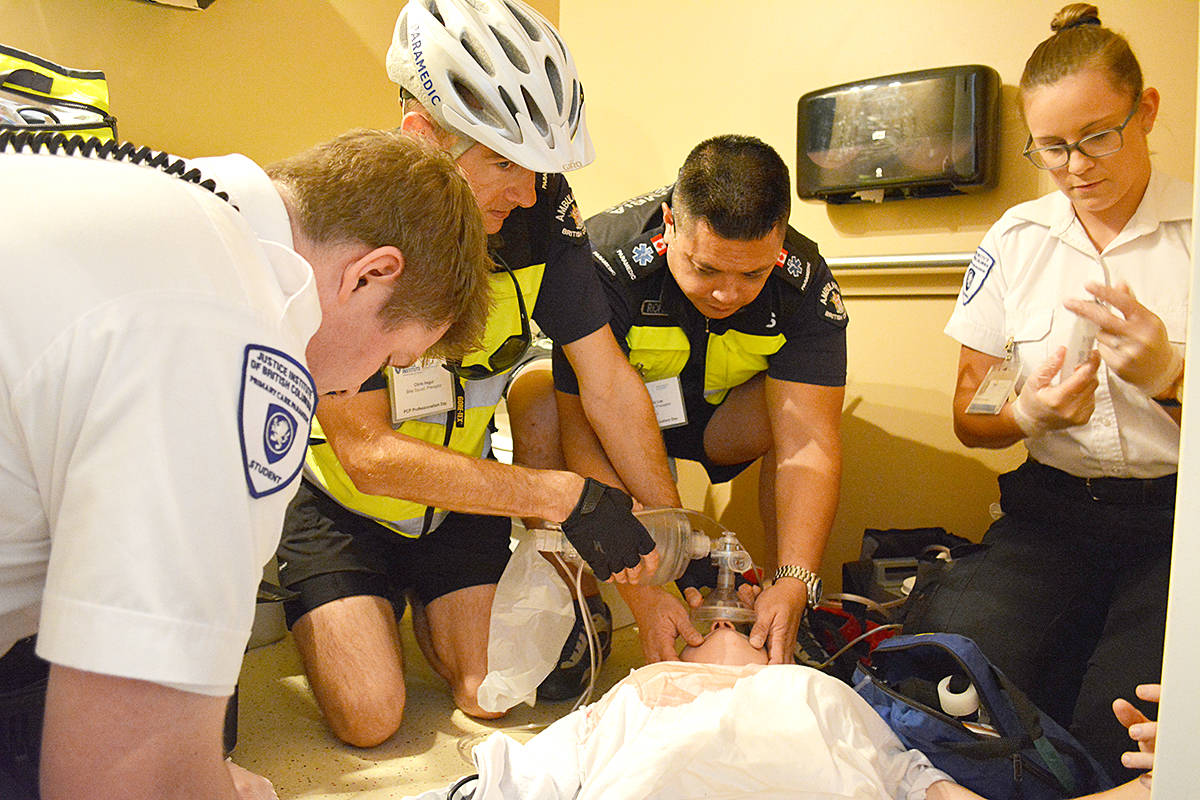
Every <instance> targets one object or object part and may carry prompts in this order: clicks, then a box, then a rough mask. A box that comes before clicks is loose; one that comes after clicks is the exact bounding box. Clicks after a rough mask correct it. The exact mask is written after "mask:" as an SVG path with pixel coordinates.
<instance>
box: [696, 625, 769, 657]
mask: <svg viewBox="0 0 1200 800" xmlns="http://www.w3.org/2000/svg"><path fill="white" fill-rule="evenodd" d="M679 660H680V661H691V662H694V663H697V664H725V665H727V666H731V667H741V666H745V665H746V664H766V663H767V660H768V658H767V651H766V649H765V648H762V647H754V646H753V645H752V644H750V639H749V638H748V637H747V636H746V635H745V634H744V633H738V632H737V631H736V630H734V629H733V628H732V627H725V626H723V625H717V626H714V627H713V629H712V633H710V634H708V635H707V636H705V637H704V644H702V645H700V646H699V647H691V646H690V645H689V646H688V647H685V648H683V652H681V653H680V654H679Z"/></svg>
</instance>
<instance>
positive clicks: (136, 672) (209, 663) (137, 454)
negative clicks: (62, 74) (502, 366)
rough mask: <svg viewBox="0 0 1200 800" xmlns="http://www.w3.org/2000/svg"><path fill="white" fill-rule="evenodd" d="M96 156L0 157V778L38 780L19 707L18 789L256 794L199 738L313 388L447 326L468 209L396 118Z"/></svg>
mask: <svg viewBox="0 0 1200 800" xmlns="http://www.w3.org/2000/svg"><path fill="white" fill-rule="evenodd" d="M23 136H24V134H21V135H18V136H17V137H16V138H18V139H21V138H22V137H23ZM3 149H4V148H3V146H2V145H0V150H3ZM52 149H54V148H52ZM73 149H77V148H72V147H69V146H68V147H67V148H66V150H73ZM83 149H85V150H88V149H89V148H86V147H85V148H83ZM34 150H39V152H36V153H35V152H33V151H34ZM108 151H111V148H108ZM108 151H105V152H104V153H101V154H100V155H107V156H108V158H102V157H100V156H99V155H97V154H95V153H93V154H92V157H84V156H81V155H78V154H76V155H68V154H65V153H64V152H62V149H61V148H60V149H58V153H57V154H51V153H46V152H45V148H36V147H34V146H31V145H28V144H25V145H24V146H22V145H21V144H18V145H12V146H10V147H9V148H8V149H7V150H6V151H4V154H3V155H2V156H0V184H2V185H3V186H4V187H5V188H4V191H3V193H0V253H3V255H2V257H0V273H2V281H3V285H4V292H3V294H0V341H3V342H4V347H3V348H0V497H3V498H4V503H3V504H0V655H3V659H2V660H0V690H4V691H3V695H0V716H4V717H6V719H5V720H3V721H4V722H5V723H6V728H5V729H6V730H11V728H12V725H13V723H14V722H17V723H19V727H18V729H17V730H16V731H14V735H13V736H11V737H6V740H5V742H4V743H3V744H0V796H3V797H5V798H18V797H36V796H37V791H38V790H37V788H36V787H34V786H32V785H31V783H32V782H33V779H34V778H35V777H36V775H37V762H38V750H37V744H36V743H37V741H38V739H37V730H38V728H40V727H42V726H41V725H40V724H39V723H40V721H41V720H42V718H43V717H42V713H41V703H42V702H43V701H44V704H45V711H44V731H43V734H42V739H41V751H40V760H41V767H40V775H41V780H40V783H41V786H40V792H41V797H42V798H43V799H44V800H50V798H83V797H88V798H110V797H114V798H115V797H137V798H157V799H159V800H161V799H162V798H174V797H204V798H226V799H228V798H234V797H238V796H241V797H270V796H272V795H273V792H272V791H271V789H270V786H269V784H267V782H266V781H264V780H262V779H260V778H257V777H256V776H252V775H250V774H249V773H246V772H244V771H238V770H237V769H236V768H234V767H232V766H227V765H226V764H225V763H224V762H223V760H222V752H221V735H220V734H221V726H222V720H223V717H224V713H225V706H226V701H227V697H228V696H229V694H230V693H231V692H232V690H233V687H234V684H235V683H236V680H237V676H238V671H239V669H240V665H241V657H242V653H243V651H244V648H245V644H246V641H247V638H248V635H249V632H250V627H251V623H252V620H253V614H254V599H255V589H256V587H257V585H258V582H259V578H260V576H261V571H262V566H263V564H264V563H265V562H266V561H267V560H268V559H269V558H270V557H271V554H272V553H273V552H274V549H275V546H276V543H277V541H278V539H279V532H280V529H281V526H282V518H283V512H284V509H285V507H286V505H287V503H288V501H289V500H290V498H291V497H292V495H293V493H294V490H295V485H296V480H295V479H296V476H297V474H298V472H299V470H300V467H301V463H302V460H303V454H304V449H305V445H306V442H307V438H308V432H309V425H310V420H311V417H312V413H313V409H314V408H315V406H316V403H317V400H318V398H319V397H320V396H321V395H324V394H328V393H338V392H353V391H354V390H355V389H356V388H357V387H358V385H359V384H360V383H361V382H362V381H363V380H364V379H365V378H366V377H367V376H368V375H370V374H371V373H373V372H375V371H376V370H378V369H379V368H380V366H381V365H383V364H385V363H389V362H390V363H392V364H408V363H410V362H412V361H413V360H415V359H416V358H418V357H419V356H421V354H422V353H423V352H424V351H426V350H427V349H428V348H430V347H431V346H433V345H435V344H437V346H438V347H439V348H442V349H446V350H448V351H449V352H451V353H454V352H457V349H456V348H461V347H462V346H464V345H466V344H469V343H470V342H471V341H473V339H474V338H475V337H476V336H477V335H478V333H479V325H478V322H477V320H481V319H482V318H483V316H484V313H485V311H486V302H487V293H486V288H485V286H486V284H485V280H486V273H487V269H488V264H489V262H488V259H487V257H486V249H485V235H484V232H483V228H482V223H481V220H480V217H479V213H478V209H477V208H476V205H475V202H474V198H473V196H472V195H471V192H470V188H469V187H468V185H467V183H466V181H465V180H464V179H463V178H462V177H461V175H459V174H458V172H457V171H456V169H455V167H454V164H453V163H452V162H451V161H450V160H449V159H447V158H445V157H443V156H440V155H437V154H435V153H434V151H432V150H430V149H427V148H425V147H423V146H422V145H420V144H418V143H417V142H416V141H415V140H413V139H411V138H410V137H406V136H402V135H399V134H396V133H390V132H379V131H358V132H351V133H349V134H345V135H343V136H342V137H339V138H338V139H335V140H333V141H331V142H328V143H326V144H325V145H321V146H318V147H316V148H313V149H312V150H310V151H308V152H306V153H303V154H301V155H299V156H295V157H293V158H291V159H288V160H286V161H283V162H280V163H279V164H276V165H274V166H272V167H270V168H268V171H266V172H264V171H263V170H262V169H259V168H258V167H257V166H255V165H254V164H253V163H252V162H250V161H249V160H248V159H245V158H244V157H241V156H227V157H223V158H218V159H201V160H198V161H196V162H192V163H191V164H185V163H184V162H181V161H179V162H177V161H176V160H175V159H169V158H167V159H162V158H160V159H157V161H159V162H165V163H160V164H153V163H152V162H153V161H155V160H154V159H150V158H149V157H148V155H149V154H143V155H142V157H138V156H133V157H130V156H129V155H128V154H126V156H125V157H124V158H119V157H114V156H113V155H112V153H111V152H108ZM118 161H127V162H128V161H133V162H139V163H137V165H134V164H130V163H117V162H118ZM173 162H176V163H178V165H179V166H181V167H182V168H179V169H171V168H168V164H171V163H173ZM156 166H157V167H159V168H156ZM191 167H196V168H198V169H199V170H200V173H201V174H200V176H199V177H197V176H196V175H195V173H193V172H190V171H189V169H190V168H191ZM180 178H183V179H182V180H181V179H180ZM214 181H215V184H216V185H215V186H214V185H213V182H214ZM201 182H202V183H201ZM197 183H200V185H197ZM218 193H219V194H218ZM226 197H228V199H225V198H226ZM380 209H387V210H388V212H389V213H386V214H384V213H380V212H379V210H380ZM34 634H36V656H35V655H34V644H33V640H34V636H33V635H34ZM43 660H44V661H45V662H49V668H48V673H49V677H48V688H47V686H46V683H45V681H44V678H45V670H46V667H45V664H44V662H43ZM39 668H40V669H41V670H42V674H41V676H39V675H38V670H39ZM39 678H40V679H41V680H40V679H39ZM43 693H44V694H43ZM6 699H7V700H8V701H9V703H8V704H7V705H6V703H5V700H6ZM22 727H23V728H24V730H21V728H22ZM22 734H23V735H22ZM235 784H237V785H236V786H235Z"/></svg>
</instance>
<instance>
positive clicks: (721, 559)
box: [692, 531, 758, 632]
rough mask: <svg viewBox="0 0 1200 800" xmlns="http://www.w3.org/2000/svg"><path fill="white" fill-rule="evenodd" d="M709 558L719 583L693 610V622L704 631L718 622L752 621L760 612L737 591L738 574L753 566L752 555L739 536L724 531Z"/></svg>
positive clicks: (736, 623)
mask: <svg viewBox="0 0 1200 800" xmlns="http://www.w3.org/2000/svg"><path fill="white" fill-rule="evenodd" d="M709 557H710V558H712V560H713V563H714V564H715V565H716V567H717V585H716V587H715V588H714V589H713V590H712V591H711V592H709V593H708V596H707V597H706V598H704V603H703V604H701V605H700V606H699V607H698V608H694V609H692V624H693V625H695V626H696V628H697V629H699V630H700V631H701V632H704V631H705V630H707V629H709V628H711V627H712V626H713V625H714V624H716V623H719V622H728V623H731V624H733V625H742V624H752V623H753V622H754V620H755V619H757V617H758V615H757V614H756V613H755V611H754V609H753V608H752V607H751V606H749V605H747V604H746V603H743V602H742V600H741V598H740V597H738V593H737V576H738V575H739V574H741V573H743V572H745V571H746V570H748V569H750V568H751V567H752V566H754V562H753V561H752V560H751V558H750V554H749V553H747V552H746V549H745V548H744V547H742V543H741V542H739V541H738V538H737V536H735V535H734V534H733V533H730V532H729V531H725V532H723V533H722V534H721V537H720V538H719V539H718V540H717V541H716V542H715V543H714V544H713V546H712V549H711V552H710V553H709Z"/></svg>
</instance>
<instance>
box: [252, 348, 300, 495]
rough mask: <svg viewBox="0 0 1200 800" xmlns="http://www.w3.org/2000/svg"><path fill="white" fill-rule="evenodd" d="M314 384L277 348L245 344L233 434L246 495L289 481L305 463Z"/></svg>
mask: <svg viewBox="0 0 1200 800" xmlns="http://www.w3.org/2000/svg"><path fill="white" fill-rule="evenodd" d="M316 406H317V387H316V384H315V383H313V379H312V376H311V375H309V374H308V370H307V369H305V367H304V365H303V364H301V363H300V362H298V361H296V360H295V359H294V358H292V357H291V356H289V355H288V354H287V353H284V352H282V351H280V350H276V349H275V348H273V347H266V346H264V345H257V344H249V345H246V351H245V357H244V359H243V361H242V391H241V397H240V399H239V400H238V434H239V438H240V439H241V445H242V465H243V467H244V469H245V471H246V486H247V488H248V489H249V490H250V496H251V497H265V496H267V495H269V494H273V493H274V492H277V491H279V490H280V489H283V488H284V487H286V486H288V485H289V484H291V482H292V480H293V479H294V478H295V477H296V475H298V474H299V472H300V468H301V467H302V466H303V465H304V453H305V450H306V449H307V447H308V434H309V430H310V428H311V427H312V415H313V411H314V410H315V409H316Z"/></svg>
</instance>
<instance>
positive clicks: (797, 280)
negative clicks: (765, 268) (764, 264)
mask: <svg viewBox="0 0 1200 800" xmlns="http://www.w3.org/2000/svg"><path fill="white" fill-rule="evenodd" d="M823 263H824V259H822V258H821V253H820V251H819V250H818V249H817V243H816V242H814V241H813V240H812V239H809V238H808V237H807V236H805V235H803V234H802V233H800V232H798V231H797V230H796V229H795V228H793V227H792V226H790V225H789V226H788V229H787V235H786V236H785V237H784V240H783V249H782V250H780V251H779V258H778V259H776V260H775V267H776V273H775V274H777V275H778V276H779V277H781V278H783V280H785V281H787V282H788V283H790V284H791V285H792V286H795V287H796V288H797V289H799V290H800V291H801V292H807V291H808V289H809V287H810V286H811V285H812V279H813V275H814V274H815V273H816V272H817V271H818V270H819V269H820V268H821V266H822V264H823Z"/></svg>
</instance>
